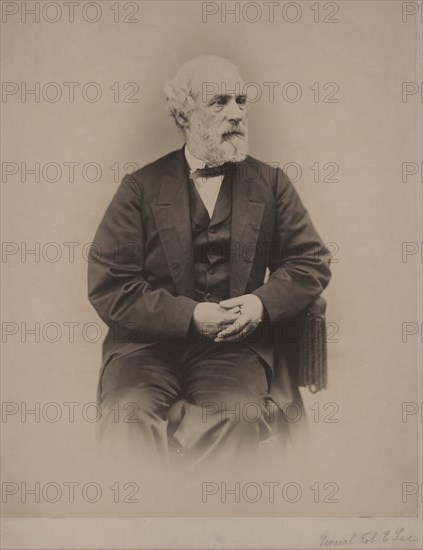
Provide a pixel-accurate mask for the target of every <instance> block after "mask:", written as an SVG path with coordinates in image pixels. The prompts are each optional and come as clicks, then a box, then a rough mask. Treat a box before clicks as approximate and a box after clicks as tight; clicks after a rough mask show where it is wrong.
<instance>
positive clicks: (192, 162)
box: [184, 145, 206, 173]
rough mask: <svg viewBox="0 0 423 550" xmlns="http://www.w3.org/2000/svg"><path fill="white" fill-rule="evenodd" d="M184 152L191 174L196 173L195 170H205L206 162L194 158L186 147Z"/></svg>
mask: <svg viewBox="0 0 423 550" xmlns="http://www.w3.org/2000/svg"><path fill="white" fill-rule="evenodd" d="M184 152H185V158H186V161H187V163H188V166H189V170H190V172H191V173H192V172H195V170H198V169H199V168H204V166H205V165H206V163H205V162H204V160H200V159H198V158H197V157H194V155H193V154H192V153H191V151H190V150H189V149H188V147H187V146H186V145H185V147H184Z"/></svg>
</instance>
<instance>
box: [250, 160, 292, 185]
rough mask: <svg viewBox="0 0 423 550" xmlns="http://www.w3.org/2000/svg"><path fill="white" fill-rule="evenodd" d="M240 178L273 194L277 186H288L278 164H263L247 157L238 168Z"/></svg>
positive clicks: (287, 181) (286, 179)
mask: <svg viewBox="0 0 423 550" xmlns="http://www.w3.org/2000/svg"><path fill="white" fill-rule="evenodd" d="M240 176H241V178H243V179H247V180H248V181H254V183H255V184H260V183H261V184H262V185H264V186H265V187H268V188H269V189H272V190H273V191H274V192H275V191H276V188H277V186H278V185H282V187H285V185H287V184H288V185H289V180H288V178H287V176H286V174H285V172H284V171H283V170H282V168H281V166H280V163H278V162H263V161H262V160H259V159H257V158H255V157H252V156H251V155H247V157H246V158H245V160H243V161H242V163H241V167H240Z"/></svg>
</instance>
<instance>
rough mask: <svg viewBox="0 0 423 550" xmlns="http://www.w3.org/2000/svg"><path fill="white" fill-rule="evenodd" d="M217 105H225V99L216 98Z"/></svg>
mask: <svg viewBox="0 0 423 550" xmlns="http://www.w3.org/2000/svg"><path fill="white" fill-rule="evenodd" d="M216 105H225V100H224V99H217V100H216Z"/></svg>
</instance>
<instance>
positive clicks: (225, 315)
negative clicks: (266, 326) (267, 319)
mask: <svg viewBox="0 0 423 550" xmlns="http://www.w3.org/2000/svg"><path fill="white" fill-rule="evenodd" d="M263 312H264V308H263V304H262V301H261V300H260V298H258V297H257V296H256V295H255V294H244V295H243V296H237V297H235V298H230V299H228V300H222V301H221V302H219V303H218V304H215V303H212V302H200V303H199V304H198V305H197V306H196V308H195V310H194V314H193V319H192V321H193V327H194V330H195V331H196V332H198V333H200V334H202V335H204V336H208V337H211V338H213V339H214V341H215V342H234V341H239V340H243V339H244V338H245V337H246V336H248V335H249V334H251V333H252V332H254V330H255V329H256V328H257V326H258V325H259V324H260V323H261V321H262V319H263Z"/></svg>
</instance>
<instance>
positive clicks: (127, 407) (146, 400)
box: [101, 385, 170, 423]
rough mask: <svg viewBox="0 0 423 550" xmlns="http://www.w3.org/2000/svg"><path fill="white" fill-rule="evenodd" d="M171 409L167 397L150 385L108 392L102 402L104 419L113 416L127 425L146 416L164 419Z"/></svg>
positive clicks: (121, 388)
mask: <svg viewBox="0 0 423 550" xmlns="http://www.w3.org/2000/svg"><path fill="white" fill-rule="evenodd" d="M169 407H170V403H169V400H168V399H167V398H166V395H165V394H164V393H163V392H160V391H159V390H158V389H157V388H154V387H152V386H149V385H144V386H141V387H120V388H116V389H112V390H108V391H107V392H105V394H104V395H103V398H102V401H101V409H102V415H103V417H105V416H113V417H114V418H115V419H116V420H117V419H119V421H123V422H126V423H128V422H137V421H139V420H142V418H145V417H146V416H148V417H154V418H162V419H164V418H165V416H166V412H167V411H168V409H169Z"/></svg>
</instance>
